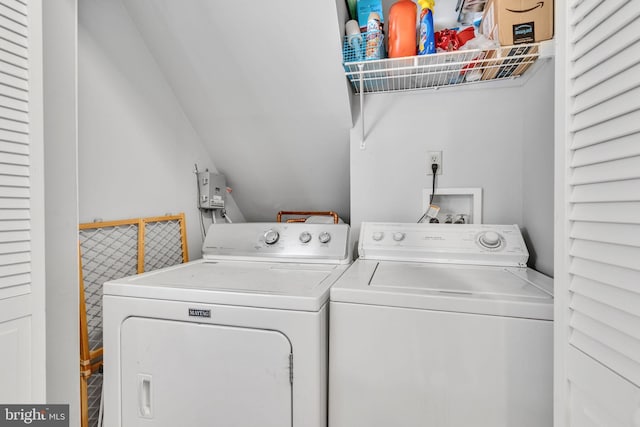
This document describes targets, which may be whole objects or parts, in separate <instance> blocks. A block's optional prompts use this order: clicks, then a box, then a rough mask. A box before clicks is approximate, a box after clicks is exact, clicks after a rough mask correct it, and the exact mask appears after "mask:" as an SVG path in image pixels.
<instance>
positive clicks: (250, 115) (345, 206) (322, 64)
mask: <svg viewBox="0 0 640 427" xmlns="http://www.w3.org/2000/svg"><path fill="white" fill-rule="evenodd" d="M342 1H343V2H344V0H342ZM124 3H125V6H126V8H127V11H128V12H129V13H130V15H131V16H132V18H133V21H134V22H135V23H136V25H137V27H138V29H139V30H140V33H141V34H142V37H143V38H144V40H145V41H146V43H147V45H148V46H149V50H150V51H151V53H152V54H153V56H154V58H155V60H156V61H157V62H158V64H159V65H160V68H161V69H162V71H163V72H164V73H165V75H166V77H167V80H168V81H169V83H170V85H171V87H172V88H173V89H174V91H175V93H176V96H177V97H178V98H179V100H180V102H181V105H182V106H183V108H184V111H185V112H186V114H187V115H188V117H189V119H190V120H191V121H192V123H193V125H194V127H195V129H196V130H197V131H198V133H199V135H200V136H201V137H202V140H203V141H204V143H205V145H206V148H207V151H208V152H209V153H210V155H211V156H212V158H213V159H214V160H215V161H216V165H217V166H218V167H219V168H220V170H221V171H223V172H224V173H225V174H226V175H227V176H228V178H229V180H230V182H231V183H232V184H233V186H234V194H235V197H236V201H237V202H238V206H240V207H241V209H242V213H243V214H244V215H245V217H246V218H247V219H248V220H250V221H273V220H274V219H275V217H276V214H277V212H278V211H279V210H321V211H326V210H333V211H336V212H338V213H339V214H340V215H341V216H342V217H343V218H345V219H346V220H348V218H349V187H348V181H349V147H348V141H349V129H350V127H351V121H350V119H351V117H350V112H349V107H350V106H349V98H348V90H349V89H348V88H347V82H346V79H345V77H344V69H343V67H342V65H341V60H342V58H341V38H340V36H341V34H342V32H341V31H340V29H339V24H338V18H337V11H336V5H335V3H333V2H331V1H329V2H327V1H320V2H317V1H316V2H312V1H298V0H277V1H272V2H267V3H264V4H260V6H258V7H255V5H250V4H247V3H244V2H239V1H227V2H224V4H222V3H221V2H218V1H210V0H180V1H156V0H125V1H124Z"/></svg>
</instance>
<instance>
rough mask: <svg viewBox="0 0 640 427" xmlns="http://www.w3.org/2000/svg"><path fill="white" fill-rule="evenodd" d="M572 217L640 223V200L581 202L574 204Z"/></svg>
mask: <svg viewBox="0 0 640 427" xmlns="http://www.w3.org/2000/svg"><path fill="white" fill-rule="evenodd" d="M570 219H571V220H573V221H591V222H620V223H626V224H640V202H619V203H580V204H576V205H574V206H573V209H572V211H571V217H570Z"/></svg>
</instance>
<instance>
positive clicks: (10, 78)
mask: <svg viewBox="0 0 640 427" xmlns="http://www.w3.org/2000/svg"><path fill="white" fill-rule="evenodd" d="M0 84H3V85H5V86H10V87H14V88H17V89H20V90H24V91H26V90H28V89H29V85H28V83H27V81H26V80H25V79H23V78H21V77H16V76H14V75H11V74H6V73H1V72H0Z"/></svg>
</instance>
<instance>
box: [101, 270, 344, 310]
mask: <svg viewBox="0 0 640 427" xmlns="http://www.w3.org/2000/svg"><path fill="white" fill-rule="evenodd" d="M346 267H347V266H346V265H328V264H289V263H267V262H240V261H224V262H203V261H202V260H199V261H194V262H191V263H187V264H180V265H177V266H174V267H169V268H166V269H162V270H156V271H152V272H149V273H144V274H140V275H136V276H130V277H125V278H122V279H117V280H113V281H111V282H107V283H105V285H104V294H105V295H116V296H127V297H137V298H149V299H163V300H174V301H193V302H200V303H211V304H228V305H242V306H251V307H265V308H279V309H288V310H304V311H318V310H319V309H320V308H321V307H322V305H323V304H324V303H325V302H326V301H327V299H328V296H329V288H330V286H331V285H332V284H333V283H334V282H335V280H336V279H337V278H338V277H340V275H341V274H342V273H343V272H344V270H345V269H346Z"/></svg>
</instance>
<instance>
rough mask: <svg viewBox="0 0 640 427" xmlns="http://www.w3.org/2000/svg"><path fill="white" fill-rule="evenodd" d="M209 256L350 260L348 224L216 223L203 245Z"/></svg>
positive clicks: (204, 255) (279, 260)
mask: <svg viewBox="0 0 640 427" xmlns="http://www.w3.org/2000/svg"><path fill="white" fill-rule="evenodd" d="M202 253H203V258H204V259H205V260H212V261H215V260H222V259H224V260H243V261H246V260H250V261H251V260H253V261H273V260H275V261H278V262H305V263H310V262H311V263H313V262H317V263H331V264H348V263H350V262H351V261H352V250H351V244H350V242H349V225H347V224H309V223H299V222H298V223H283V222H275V223H234V224H212V225H211V226H210V227H209V230H208V232H207V237H206V239H205V241H204V244H203V246H202Z"/></svg>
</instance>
